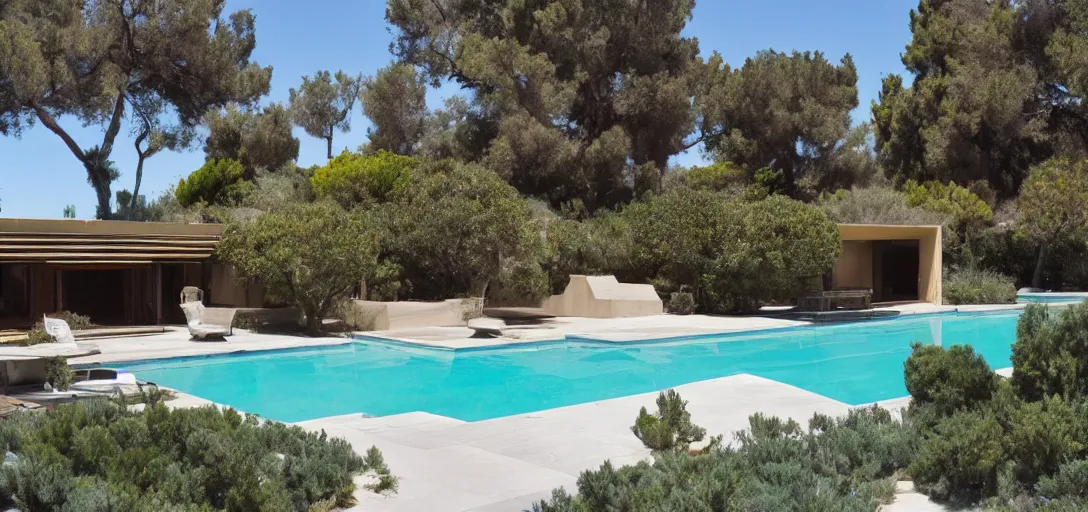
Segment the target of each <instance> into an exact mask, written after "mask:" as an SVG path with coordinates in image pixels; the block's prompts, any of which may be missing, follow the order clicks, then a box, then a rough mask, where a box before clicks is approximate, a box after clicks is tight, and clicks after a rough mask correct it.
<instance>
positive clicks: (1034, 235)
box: [1020, 159, 1088, 288]
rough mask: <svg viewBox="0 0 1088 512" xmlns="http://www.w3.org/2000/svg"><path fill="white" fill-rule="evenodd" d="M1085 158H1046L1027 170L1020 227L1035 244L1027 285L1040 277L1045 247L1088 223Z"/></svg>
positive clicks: (1035, 284) (1087, 164)
mask: <svg viewBox="0 0 1088 512" xmlns="http://www.w3.org/2000/svg"><path fill="white" fill-rule="evenodd" d="M1085 205H1088V161H1080V162H1071V161H1069V160H1065V159H1054V160H1048V161H1047V162H1045V163H1043V164H1042V165H1039V166H1038V167H1036V168H1035V169H1033V170H1032V171H1031V175H1030V176H1028V179H1027V180H1026V181H1025V182H1024V186H1023V187H1022V188H1021V190H1020V215H1021V217H1022V218H1023V221H1022V225H1021V228H1022V230H1023V231H1024V234H1026V235H1027V236H1028V238H1030V239H1032V240H1033V241H1034V242H1035V243H1036V244H1038V246H1039V253H1038V257H1037V258H1036V260H1035V272H1034V273H1033V274H1032V278H1031V286H1032V287H1035V288H1038V287H1039V286H1040V285H1041V284H1042V279H1043V263H1044V262H1045V260H1046V256H1047V251H1048V250H1049V249H1050V248H1051V246H1053V245H1054V244H1055V243H1056V242H1058V241H1060V240H1062V239H1065V238H1068V237H1071V236H1074V235H1076V234H1078V233H1083V232H1084V230H1085V227H1086V226H1088V209H1086V208H1085Z"/></svg>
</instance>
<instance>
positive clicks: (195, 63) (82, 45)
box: [0, 0, 272, 218]
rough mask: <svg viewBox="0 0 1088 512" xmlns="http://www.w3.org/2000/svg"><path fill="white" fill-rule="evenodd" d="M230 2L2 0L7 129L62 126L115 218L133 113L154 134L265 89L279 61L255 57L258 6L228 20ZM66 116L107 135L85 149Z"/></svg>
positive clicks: (1, 105)
mask: <svg viewBox="0 0 1088 512" xmlns="http://www.w3.org/2000/svg"><path fill="white" fill-rule="evenodd" d="M225 3H226V2H225V0H163V1H158V2H132V1H128V0H11V1H7V2H4V3H2V4H0V77H3V78H2V79H0V133H2V134H4V135H8V134H14V135H16V136H17V135H19V134H20V133H22V131H23V130H24V129H25V128H26V127H28V126H31V125H33V124H34V123H35V122H40V123H42V125H44V126H45V127H46V128H48V129H49V130H50V131H52V132H53V133H55V134H56V135H57V136H58V137H60V138H61V140H62V141H63V142H64V143H65V145H66V146H67V147H68V149H69V150H70V151H71V152H72V153H73V154H74V155H75V156H76V158H77V159H79V161H80V162H82V163H83V165H84V167H85V168H86V170H87V179H88V181H89V182H90V184H91V186H92V187H93V188H94V189H95V192H96V194H97V196H98V215H99V217H100V218H109V217H110V214H111V205H110V199H111V197H112V196H111V194H110V187H111V184H112V182H113V181H115V180H116V179H117V177H118V175H117V173H116V172H115V170H114V169H113V168H112V166H111V165H110V164H109V161H110V154H111V152H112V151H113V144H114V141H115V140H116V138H117V135H118V133H119V132H120V130H121V124H122V120H123V119H124V118H125V116H126V115H129V116H131V117H134V118H140V119H141V121H140V122H136V123H134V125H133V126H134V128H133V129H134V130H135V131H137V132H138V133H140V134H145V133H146V134H147V135H146V137H151V138H154V137H155V134H162V133H167V132H170V133H173V132H177V131H183V130H185V129H188V128H191V127H192V126H195V125H196V124H197V123H199V122H200V120H201V119H202V118H203V116H204V114H205V112H207V111H208V109H210V108H214V107H221V106H223V105H226V104H228V103H231V102H240V103H249V102H252V101H254V100H255V99H256V98H258V97H260V96H261V95H263V94H265V93H267V92H268V85H269V79H270V78H271V73H272V69H271V68H269V67H260V66H259V65H257V64H256V63H254V62H250V60H249V57H250V54H251V53H252V51H253V48H254V45H255V44H256V39H255V36H254V18H253V14H252V13H251V12H249V11H246V10H243V11H237V12H234V13H232V14H231V15H230V16H229V17H226V18H224V17H223V16H222V14H223V8H224V4H225ZM65 116H73V117H74V118H75V119H77V120H78V121H79V122H82V123H84V124H92V125H101V126H104V127H105V131H104V133H103V136H102V141H101V143H100V144H98V145H97V146H95V147H93V148H83V147H80V146H79V144H78V143H77V142H76V141H75V139H73V138H72V136H71V135H70V134H69V133H68V131H67V130H66V129H65V128H64V127H63V126H61V120H62V118H63V117H65ZM167 126H169V127H170V128H168V129H165V128H163V127H167ZM181 140H183V139H181ZM160 144H162V145H163V146H164V147H169V146H171V145H172V144H170V143H166V142H161V143H160ZM145 149H146V147H145ZM137 150H140V146H139V141H138V142H137ZM141 160H142V158H141ZM138 188H139V187H138V185H137V187H136V189H137V191H138Z"/></svg>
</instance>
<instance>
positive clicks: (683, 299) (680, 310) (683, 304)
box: [668, 292, 695, 315]
mask: <svg viewBox="0 0 1088 512" xmlns="http://www.w3.org/2000/svg"><path fill="white" fill-rule="evenodd" d="M668 310H669V313H672V314H674V315H690V314H692V313H694V312H695V296H694V295H692V294H691V293H689V292H672V294H671V295H669V307H668Z"/></svg>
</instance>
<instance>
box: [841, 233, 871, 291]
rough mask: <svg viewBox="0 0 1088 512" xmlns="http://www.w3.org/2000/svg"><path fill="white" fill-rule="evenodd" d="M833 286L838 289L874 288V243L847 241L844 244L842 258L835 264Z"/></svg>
mask: <svg viewBox="0 0 1088 512" xmlns="http://www.w3.org/2000/svg"><path fill="white" fill-rule="evenodd" d="M831 284H832V286H833V287H834V288H836V289H842V288H873V243H872V242H870V241H867V240H847V241H844V242H843V243H842V256H840V257H839V261H837V262H835V269H834V270H833V271H832V274H831Z"/></svg>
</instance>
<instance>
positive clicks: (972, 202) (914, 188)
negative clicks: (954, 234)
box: [903, 180, 994, 230]
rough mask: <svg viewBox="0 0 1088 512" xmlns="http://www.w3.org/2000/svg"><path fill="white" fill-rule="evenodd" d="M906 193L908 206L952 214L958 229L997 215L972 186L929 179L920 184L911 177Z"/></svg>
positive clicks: (977, 223)
mask: <svg viewBox="0 0 1088 512" xmlns="http://www.w3.org/2000/svg"><path fill="white" fill-rule="evenodd" d="M903 193H904V195H905V197H906V201H907V206H911V207H919V208H922V209H924V210H928V211H931V212H935V213H940V214H944V215H948V216H950V217H951V219H952V225H953V227H954V228H955V229H956V230H962V229H967V228H969V227H975V228H977V227H979V226H983V225H985V224H987V223H989V222H990V221H991V220H993V218H994V212H993V210H992V209H991V208H990V205H988V204H986V201H984V200H982V198H980V197H979V196H978V195H976V194H975V193H974V192H972V191H971V189H969V188H967V187H961V186H959V185H957V184H955V183H948V184H944V183H941V182H939V181H927V182H925V183H922V184H919V183H918V182H916V181H914V180H907V182H906V183H905V184H903Z"/></svg>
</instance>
